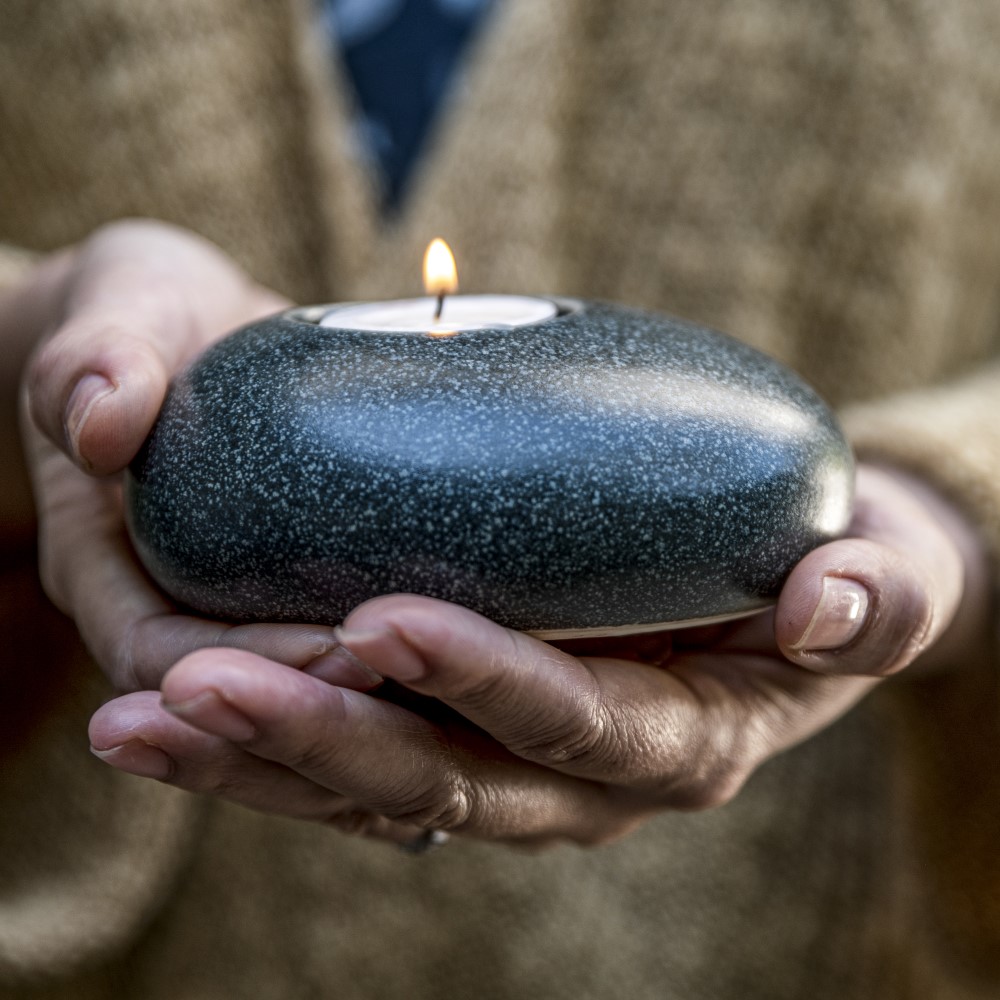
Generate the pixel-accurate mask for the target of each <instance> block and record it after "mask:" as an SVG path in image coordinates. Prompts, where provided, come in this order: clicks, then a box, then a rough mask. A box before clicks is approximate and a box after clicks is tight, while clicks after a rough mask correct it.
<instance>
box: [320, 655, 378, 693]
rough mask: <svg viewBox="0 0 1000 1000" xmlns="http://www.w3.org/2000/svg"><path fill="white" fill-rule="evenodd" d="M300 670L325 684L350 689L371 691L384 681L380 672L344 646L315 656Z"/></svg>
mask: <svg viewBox="0 0 1000 1000" xmlns="http://www.w3.org/2000/svg"><path fill="white" fill-rule="evenodd" d="M302 672H303V673H304V674H309V676H310V677H315V678H317V679H318V680H321V681H323V682H324V683H325V684H332V685H333V686H334V687H343V688H350V689H351V690H352V691H371V690H373V689H374V688H377V687H378V686H379V685H380V684H384V683H385V678H384V677H383V676H382V675H381V674H377V673H376V672H375V671H374V670H372V668H371V667H369V666H368V664H367V663H364V662H363V661H361V660H359V659H358V658H357V657H356V656H355V655H354V654H353V653H352V652H351V651H350V650H349V649H348V648H347V647H346V646H338V647H337V648H336V649H331V650H330V652H329V653H324V654H323V655H322V656H317V657H316V659H315V660H313V661H312V663H310V664H309V666H307V667H304V668H303V670H302Z"/></svg>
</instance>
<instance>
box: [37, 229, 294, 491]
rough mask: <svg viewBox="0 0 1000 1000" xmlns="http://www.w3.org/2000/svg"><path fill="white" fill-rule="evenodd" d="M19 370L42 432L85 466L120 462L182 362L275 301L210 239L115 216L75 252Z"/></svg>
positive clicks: (101, 469) (100, 470)
mask: <svg viewBox="0 0 1000 1000" xmlns="http://www.w3.org/2000/svg"><path fill="white" fill-rule="evenodd" d="M65 280H66V287H65V288H64V290H63V294H62V295H61V296H55V297H54V303H53V306H52V310H53V313H54V315H51V316H50V319H49V326H50V327H52V328H54V330H55V332H54V334H53V335H52V336H51V337H49V339H48V340H47V341H46V342H45V343H44V344H43V345H42V346H41V348H40V349H39V350H38V352H37V353H36V355H35V356H34V358H33V359H32V361H31V363H30V364H29V366H28V370H27V373H26V383H25V385H26V393H27V403H28V409H29V412H30V415H31V418H32V419H33V421H34V422H35V423H36V424H37V426H38V427H39V428H40V429H41V431H42V432H43V433H44V434H45V435H46V436H47V437H48V438H50V439H51V440H52V441H53V442H54V443H55V444H56V445H57V446H58V447H59V448H60V449H62V450H63V451H64V452H66V454H68V455H69V456H70V458H72V459H73V460H74V461H75V462H76V463H77V464H78V465H80V466H81V467H82V468H84V469H85V470H86V471H88V472H92V473H95V474H98V475H106V474H109V473H112V472H116V471H118V470H119V469H121V468H123V467H124V466H125V465H126V464H127V463H128V462H129V461H130V460H131V459H132V457H133V456H134V455H135V453H136V451H138V449H139V447H140V445H141V444H142V442H143V440H144V439H145V437H146V435H147V434H148V432H149V429H150V427H151V426H152V424H153V421H154V420H155V419H156V414H157V413H158V412H159V409H160V406H161V404H162V402H163V397H164V394H165V393H166V389H167V385H168V384H169V381H170V378H171V377H172V376H173V374H174V372H175V371H176V370H177V369H178V368H179V367H180V366H181V364H183V363H184V362H185V361H186V360H187V359H188V358H190V357H192V356H193V355H194V354H196V353H197V352H198V351H199V350H201V349H202V348H203V347H204V346H205V345H206V344H208V343H210V342H211V341H212V340H214V339H216V338H217V337H218V336H220V335H221V334H222V333H224V332H225V331H226V330H228V329H230V328H231V327H232V326H235V325H237V324H239V323H241V322H246V321H248V320H250V319H251V318H253V317H254V316H255V315H260V314H262V313H264V312H269V311H274V310H275V309H277V308H279V307H280V305H281V302H280V300H278V299H277V297H276V296H271V295H269V294H268V293H265V292H264V291H263V290H261V289H259V288H257V287H256V286H254V285H253V284H252V283H251V282H250V281H249V280H248V278H247V277H246V276H245V275H244V274H243V272H241V271H240V270H239V269H238V268H237V267H236V265H235V264H233V263H232V262H231V261H230V260H229V259H228V258H227V257H226V256H225V255H224V254H223V253H222V252H221V251H220V250H219V249H218V248H217V247H215V246H214V245H212V244H211V243H209V242H207V241H206V240H203V239H201V238H200V237H197V236H195V235H193V234H191V233H187V232H185V231H183V230H180V229H176V228H174V227H172V226H167V225H165V224H162V223H156V222H141V221H130V222H121V223H115V224H113V225H110V226H107V227H105V228H104V229H102V230H99V231H98V232H97V233H96V234H95V235H94V236H93V237H91V238H90V239H89V240H88V241H87V242H86V243H85V244H83V246H82V247H81V248H80V251H79V254H78V255H77V258H76V263H75V266H74V267H73V268H72V269H71V271H70V273H69V275H68V276H67V278H66V279H65Z"/></svg>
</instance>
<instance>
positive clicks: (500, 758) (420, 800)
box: [163, 650, 624, 841]
mask: <svg viewBox="0 0 1000 1000" xmlns="http://www.w3.org/2000/svg"><path fill="white" fill-rule="evenodd" d="M163 698H164V705H165V707H166V708H167V709H168V710H169V711H171V712H172V713H174V714H175V715H176V716H177V717H178V718H180V719H182V720H183V721H185V722H187V723H188V724H190V725H192V726H195V727H197V728H198V729H201V730H202V731H204V732H208V733H212V734H214V735H217V736H221V737H223V738H225V739H228V740H230V741H231V742H233V743H236V744H237V745H239V746H240V747H242V748H243V749H245V750H248V751H249V752H251V753H252V754H254V755H255V756H259V757H262V758H264V759H266V760H269V761H273V762H275V763H277V764H281V765H282V766H284V767H287V768H290V769H292V770H293V771H295V772H296V773H297V774H299V775H301V776H303V777H304V778H308V779H309V780H310V781H313V782H315V783H316V784H318V785H321V786H323V787H324V788H327V789H329V790H330V791H334V792H336V793H337V794H339V795H342V796H344V797H345V798H348V799H350V800H351V801H352V802H354V803H355V804H356V807H355V811H356V812H357V813H358V815H359V816H364V815H369V816H370V815H375V816H382V817H385V818H387V819H388V820H390V821H392V822H394V823H396V824H399V825H401V826H404V827H407V828H419V829H427V828H431V829H440V830H446V831H454V832H459V833H464V834H467V835H470V836H476V837H484V838H488V839H491V840H517V841H525V840H528V841H531V840H536V839H548V838H551V837H572V838H574V839H577V840H581V839H582V840H586V839H588V838H591V839H593V840H597V839H602V838H605V837H607V836H609V835H610V834H609V831H612V830H614V831H615V832H617V831H618V829H622V828H623V827H624V821H623V820H622V819H621V818H620V817H618V816H616V815H615V814H614V811H613V810H612V809H611V807H610V803H609V797H608V795H607V793H606V792H605V790H604V789H603V788H601V787H600V786H598V785H594V784H591V783H589V782H583V781H579V780H577V779H574V778H570V777H567V776H565V775H561V774H556V773H553V772H549V771H546V770H545V769H544V768H541V767H537V766H535V765H531V764H527V763H525V762H523V761H520V760H518V759H517V758H515V757H513V756H512V755H510V754H508V753H507V752H506V751H505V750H503V748H501V747H499V746H498V745H497V744H495V743H493V742H492V741H490V740H488V739H487V738H486V737H484V736H483V735H482V734H481V733H478V732H477V731H476V730H475V729H473V728H472V727H468V726H465V725H463V724H461V723H460V722H456V724H455V725H454V726H451V727H449V726H442V725H436V724H433V723H431V722H430V721H428V720H426V719H424V718H422V717H420V716H418V715H415V714H414V713H412V712H410V711H407V710H406V709H404V708H401V707H400V706H398V705H393V704H389V703H387V702H383V701H379V700H377V699H374V698H371V697H369V696H367V695H363V694H358V693H356V692H352V691H346V690H343V689H340V688H334V687H330V686H329V685H327V684H325V683H323V682H321V681H319V680H317V679H315V678H312V677H310V676H308V675H306V674H303V673H300V672H297V671H293V670H288V669H286V668H282V667H280V666H278V665H276V664H273V663H269V662H268V661H266V660H263V659H261V658H260V657H257V656H254V655H252V654H249V653H240V652H237V651H234V650H219V651H214V652H207V651H206V652H200V653H195V654H193V655H192V656H189V657H187V658H186V659H185V660H183V661H182V662H181V663H179V664H177V666H176V667H174V669H173V670H171V671H170V672H169V673H168V674H167V676H166V678H165V679H164V682H163Z"/></svg>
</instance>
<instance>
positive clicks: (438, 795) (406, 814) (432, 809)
mask: <svg viewBox="0 0 1000 1000" xmlns="http://www.w3.org/2000/svg"><path fill="white" fill-rule="evenodd" d="M476 801H477V796H476V794H475V792H474V791H473V787H472V785H471V783H470V782H469V781H468V780H467V779H466V778H465V777H464V776H463V775H461V774H458V773H453V774H452V775H450V776H449V777H448V778H447V779H446V780H445V781H444V782H443V783H440V784H438V785H435V786H433V787H429V788H421V789H414V790H412V791H409V792H408V793H407V794H404V795H403V796H402V797H400V796H397V797H396V798H395V801H394V802H393V804H392V805H388V804H386V805H385V806H383V807H379V808H378V811H379V812H381V813H384V814H385V815H386V816H388V817H389V818H390V819H393V820H395V821H396V822H397V823H404V824H407V825H412V826H418V827H422V828H424V829H432V830H448V831H451V832H458V831H461V830H463V829H466V828H468V827H470V826H472V825H474V822H475V816H476V813H477V809H476V806H475V803H476Z"/></svg>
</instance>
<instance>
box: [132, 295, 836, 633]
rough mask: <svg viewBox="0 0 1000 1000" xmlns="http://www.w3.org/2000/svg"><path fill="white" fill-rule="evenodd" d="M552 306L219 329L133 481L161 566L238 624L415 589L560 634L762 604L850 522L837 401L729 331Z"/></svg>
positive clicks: (315, 613) (315, 618)
mask: <svg viewBox="0 0 1000 1000" xmlns="http://www.w3.org/2000/svg"><path fill="white" fill-rule="evenodd" d="M555 306H556V308H555V309H554V310H552V311H554V312H556V315H554V316H553V317H551V318H549V319H545V320H542V321H540V322H534V323H528V324H526V325H521V326H514V327H501V326H499V325H498V326H495V327H490V326H489V325H487V326H485V327H484V328H481V329H469V330H464V331H462V332H460V333H457V334H455V335H453V336H441V335H434V336H430V335H428V334H427V333H425V332H409V333H400V332H391V331H378V330H374V331H373V330H356V329H350V328H336V327H333V328H331V327H329V326H323V325H320V321H321V319H323V317H329V315H331V312H332V311H333V310H335V309H336V308H337V307H333V306H321V307H312V308H305V309H293V310H290V311H288V312H285V313H282V314H280V315H277V316H274V317H272V318H270V319H266V320H264V321H262V322H257V323H254V324H252V325H251V326H248V327H245V328H244V329H242V330H240V331H238V332H236V333H234V334H232V335H231V336H230V337H228V338H227V339H225V340H223V341H221V342H219V343H217V344H215V345H214V346H213V347H211V348H210V349H209V350H207V351H206V352H205V353H204V354H203V355H202V356H201V357H200V358H199V359H197V360H196V361H195V362H194V363H193V364H192V365H191V366H190V367H189V368H188V369H187V371H185V372H184V373H183V374H182V375H181V376H180V377H179V378H178V379H177V380H176V382H175V383H174V385H173V386H172V388H171V390H170V392H169V394H168V397H167V399H166V402H165V404H164V406H163V410H162V412H161V414H160V417H159V420H158V422H157V424H156V426H155V427H154V429H153V431H152V433H151V435H150V437H149V439H148V441H147V442H146V445H145V446H144V448H143V450H142V452H141V453H140V454H139V455H138V456H137V458H136V459H135V461H134V462H133V464H132V466H131V469H130V473H129V475H128V477H127V484H126V486H127V514H128V523H129V527H130V531H131V534H132V538H133V541H134V544H135V548H136V550H137V551H138V554H139V556H140V558H141V560H142V562H143V563H144V564H145V566H146V567H147V568H148V570H149V572H150V573H151V574H152V576H153V578H154V579H155V580H156V581H157V583H158V584H159V585H160V586H161V587H162V588H163V590H165V591H166V592H167V594H169V595H171V596H172V597H173V598H174V599H176V600H177V601H178V602H180V603H182V604H184V605H187V606H189V607H190V608H192V609H195V610H197V611H199V612H201V613H204V614H207V615H211V616H217V617H220V618H224V619H231V620H235V621H299V622H317V623H325V624H336V623H338V622H340V621H341V620H342V619H343V618H344V616H345V615H346V614H347V613H348V612H349V611H350V610H351V609H352V608H354V607H355V606H357V605H358V604H360V603H361V602H363V601H365V600H367V599H368V598H371V597H375V596H377V595H380V594H388V593H395V592H409V593H419V594H426V595H431V596H434V597H439V598H443V599H445V600H448V601H454V602H457V603H458V604H462V605H466V606H468V607H470V608H473V609H475V610H476V611H479V612H481V613H482V614H484V615H486V616H488V617H489V618H492V619H494V620H496V621H498V622H501V623H502V624H504V625H507V626H510V627H512V628H516V629H522V630H525V631H529V632H533V633H535V634H538V635H541V636H542V637H547V638H563V637H570V636H588V635H609V634H623V633H629V632H641V631H651V630H654V629H659V628H665V627H670V626H678V625H685V624H691V623H703V622H711V621H718V620H723V619H727V618H731V617H737V616H741V615H745V614H749V613H752V612H754V611H756V610H758V609H760V608H763V607H766V606H768V605H769V604H770V603H772V602H773V600H774V598H775V597H776V595H777V593H778V591H779V589H780V587H781V584H782V582H783V580H784V579H785V577H786V576H787V574H788V572H789V571H790V570H791V568H792V567H793V566H794V565H795V563H796V562H798V561H799V560H800V559H801V558H802V557H803V556H804V555H805V554H806V553H807V552H809V551H810V550H811V549H813V548H815V547H816V546H818V545H820V544H822V543H824V542H827V541H829V540H831V539H833V538H835V537H837V536H838V535H839V534H841V533H842V532H843V531H844V529H845V528H846V526H847V523H848V518H849V515H850V508H851V502H852V484H853V463H852V457H851V452H850V449H849V447H848V445H847V443H846V442H845V440H844V437H843V435H842V433H841V431H840V430H839V428H838V426H837V423H836V421H835V419H834V418H833V416H832V414H831V413H830V411H829V410H828V408H827V407H826V406H825V404H824V403H823V402H822V401H821V400H820V399H819V397H818V396H817V395H816V394H815V393H814V392H813V391H812V390H811V389H810V388H809V387H808V386H807V385H805V384H804V383H803V382H802V381H801V380H800V379H799V378H798V377H797V376H796V375H794V374H793V373H792V372H790V371H789V370H788V369H786V368H784V367H783V366H781V365H779V364H778V363H777V362H775V361H773V360H772V359H770V358H768V357H766V356H764V355H763V354H761V353H759V352H757V351H755V350H753V349H752V348H750V347H748V346H746V345H744V344H741V343H740V342H738V341H736V340H733V339H731V338H730V337H728V336H725V335H724V334H720V333H716V332H713V331H709V330H705V329H701V328H698V327H695V326H692V325H690V324H688V323H682V322H678V321H675V320H672V319H667V318H665V317H662V316H658V315H652V314H649V313H644V312H638V311H634V310H630V309H625V308H621V307H618V306H611V305H605V304H597V303H589V302H578V301H555ZM343 308H352V307H343ZM333 315H334V316H336V313H333Z"/></svg>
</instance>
